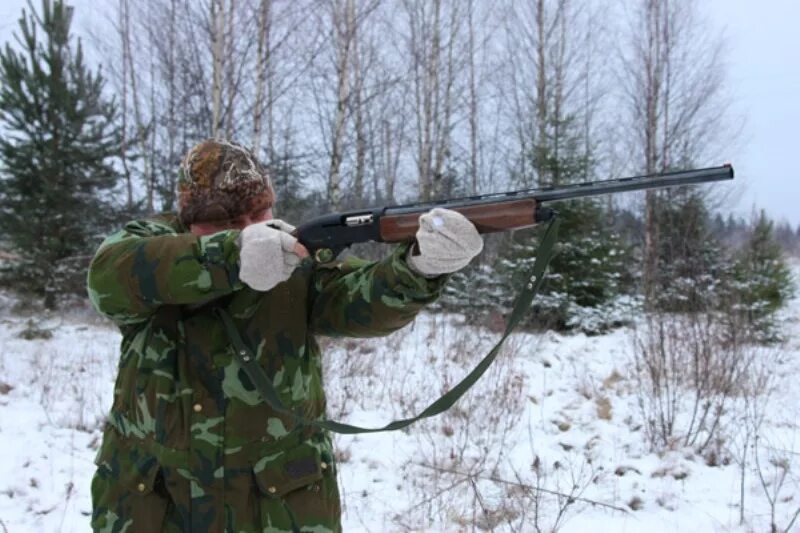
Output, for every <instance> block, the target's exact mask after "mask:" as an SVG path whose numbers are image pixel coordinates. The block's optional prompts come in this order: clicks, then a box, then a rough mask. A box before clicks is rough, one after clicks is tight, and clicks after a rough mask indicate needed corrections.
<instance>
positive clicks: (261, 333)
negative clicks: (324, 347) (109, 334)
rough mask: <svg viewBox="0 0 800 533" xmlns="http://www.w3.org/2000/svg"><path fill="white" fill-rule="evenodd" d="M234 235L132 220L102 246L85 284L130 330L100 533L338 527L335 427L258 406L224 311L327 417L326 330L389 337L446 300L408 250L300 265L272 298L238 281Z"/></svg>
mask: <svg viewBox="0 0 800 533" xmlns="http://www.w3.org/2000/svg"><path fill="white" fill-rule="evenodd" d="M238 234H239V232H238V231H236V230H228V231H223V232H220V233H216V234H214V235H209V236H203V237H197V236H194V235H192V234H190V233H187V232H186V230H185V228H183V227H182V225H181V224H180V222H179V221H178V220H177V218H176V217H174V216H165V217H160V218H157V219H153V220H148V221H137V222H131V223H129V224H127V225H126V226H125V228H124V229H123V230H122V231H120V232H118V233H116V234H114V235H112V236H110V237H109V238H108V239H106V240H105V241H104V243H103V244H102V245H101V246H100V248H99V250H98V252H97V254H96V256H95V258H94V260H93V261H92V264H91V267H90V270H89V277H88V291H89V296H90V299H91V301H92V303H93V305H94V306H95V308H96V309H97V310H98V311H99V312H100V313H102V314H103V315H105V316H107V317H109V318H111V319H112V320H114V321H115V322H116V323H117V325H118V326H119V328H120V330H121V332H122V334H123V339H122V345H121V357H120V362H119V373H118V377H117V381H116V385H115V388H114V402H113V405H112V408H111V412H110V414H109V418H108V423H107V426H106V429H105V432H104V436H103V443H102V446H101V448H100V450H99V452H98V454H97V459H96V463H97V471H96V474H95V476H94V479H93V481H92V500H93V514H92V528H93V530H94V531H103V532H122V531H125V532H148V533H149V532H156V531H195V532H201V531H202V532H206V531H214V532H223V531H225V532H234V531H235V532H255V531H259V532H283V531H286V532H296V531H314V532H319V533H323V532H328V531H340V530H341V526H340V514H341V510H340V501H339V493H338V488H337V484H336V465H335V462H334V457H333V449H332V445H331V440H330V438H329V436H328V435H327V434H325V433H324V432H320V431H318V430H315V429H314V428H309V427H296V426H295V425H293V422H292V421H291V420H289V419H288V418H287V417H282V416H280V415H279V414H277V413H275V412H272V410H271V409H270V408H269V407H268V406H267V405H266V404H265V403H264V402H263V401H262V400H261V398H260V397H259V395H258V393H257V391H256V390H255V388H254V387H253V385H252V383H251V382H250V380H249V379H248V377H247V376H246V375H245V373H244V372H243V371H242V369H241V367H240V366H239V364H238V363H237V361H236V359H235V357H234V353H233V351H232V348H231V346H230V344H229V341H228V338H227V336H226V333H225V331H224V328H223V325H222V323H221V322H220V321H219V320H218V318H217V317H216V316H215V314H214V309H215V308H216V307H217V306H222V307H223V308H224V309H225V310H226V311H227V312H228V313H229V314H230V315H231V316H232V317H233V319H234V322H235V324H236V326H237V329H238V330H239V332H240V333H241V335H242V338H243V339H244V341H245V342H246V343H247V345H248V346H249V347H250V348H251V349H252V350H253V351H254V352H255V353H256V354H257V358H258V362H259V364H261V365H262V367H263V368H264V370H265V372H266V373H267V375H268V376H269V377H270V378H271V379H272V381H273V384H274V386H275V388H276V390H277V391H278V393H279V394H280V396H281V400H282V402H283V403H284V405H286V406H288V407H289V408H290V409H293V410H294V411H295V412H297V413H298V414H300V415H301V416H303V417H305V418H307V419H312V420H313V419H320V418H322V417H324V414H325V395H324V392H323V387H322V384H323V381H322V363H321V353H320V350H319V347H318V344H317V342H316V340H315V336H317V335H328V336H352V337H367V336H378V335H386V334H388V333H390V332H392V331H395V330H397V329H398V328H401V327H403V326H404V325H406V324H408V323H409V322H410V321H411V320H413V318H414V317H415V315H416V314H417V312H418V311H419V310H420V309H421V308H422V307H423V306H424V305H425V304H427V303H429V302H431V301H433V300H434V299H435V298H436V297H437V296H438V295H439V293H440V291H441V288H442V285H443V283H444V279H443V278H438V279H426V278H425V277H423V276H421V275H419V274H415V273H413V272H412V271H411V270H409V268H408V266H407V265H406V263H405V260H404V259H403V257H404V256H405V253H406V251H407V247H406V246H400V247H398V248H397V249H396V250H395V251H394V253H392V254H391V255H390V256H389V257H387V258H386V259H384V260H382V261H379V262H364V261H359V260H347V261H345V262H335V263H330V264H327V265H322V266H320V265H316V264H314V263H313V262H312V261H311V260H309V259H307V260H304V261H303V262H302V263H301V264H300V266H299V267H298V269H297V270H296V271H295V272H294V273H293V275H292V277H291V278H289V279H288V280H287V281H286V282H284V283H281V284H279V285H277V286H276V287H275V288H274V289H272V290H270V291H268V292H257V291H254V290H251V289H249V288H248V287H246V286H244V285H243V284H242V283H241V282H240V281H239V279H238V264H237V261H238V249H237V247H236V244H235V243H236V239H237V237H238Z"/></svg>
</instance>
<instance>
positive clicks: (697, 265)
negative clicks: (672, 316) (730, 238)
mask: <svg viewBox="0 0 800 533" xmlns="http://www.w3.org/2000/svg"><path fill="white" fill-rule="evenodd" d="M660 195H661V197H662V201H660V202H659V203H658V205H657V208H656V214H655V220H656V224H657V227H658V241H657V249H656V251H657V254H658V255H657V261H658V264H657V269H656V278H655V280H654V282H655V284H656V287H657V290H656V291H655V294H656V297H655V304H656V306H657V307H658V309H661V310H664V311H675V312H699V311H708V310H710V309H714V308H716V307H717V306H718V305H719V301H720V298H721V297H722V294H721V293H720V291H721V290H724V289H723V288H724V284H721V283H720V279H723V278H725V277H726V276H727V275H728V271H729V269H730V264H729V261H728V254H726V253H725V250H724V248H723V246H722V244H721V243H720V241H719V240H718V239H717V238H716V237H715V235H714V232H713V230H712V225H713V223H712V217H711V214H710V213H709V210H708V208H707V206H706V202H705V199H704V198H703V196H702V193H701V192H700V191H699V190H698V189H697V188H689V187H681V188H677V189H670V190H667V191H663V192H661V193H660Z"/></svg>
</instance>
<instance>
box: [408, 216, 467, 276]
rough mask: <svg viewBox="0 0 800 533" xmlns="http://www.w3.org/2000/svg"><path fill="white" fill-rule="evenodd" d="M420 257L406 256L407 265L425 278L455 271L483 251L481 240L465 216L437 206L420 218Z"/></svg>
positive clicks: (418, 236) (418, 238)
mask: <svg viewBox="0 0 800 533" xmlns="http://www.w3.org/2000/svg"><path fill="white" fill-rule="evenodd" d="M417 245H418V246H419V255H414V254H413V253H409V255H408V257H407V259H406V260H407V261H408V264H409V266H410V267H411V268H412V269H413V270H415V271H417V272H419V273H420V274H423V275H425V276H438V275H441V274H448V273H450V272H455V271H456V270H460V269H462V268H464V267H465V266H467V264H468V263H469V262H470V261H471V260H472V258H473V257H475V256H476V255H478V254H479V253H480V252H481V250H483V238H481V236H480V234H479V233H478V230H477V229H476V228H475V226H474V225H473V224H472V222H470V221H469V219H467V217H465V216H464V215H462V214H461V213H459V212H457V211H451V210H450V209H442V208H440V207H436V208H434V209H431V210H430V211H429V212H427V213H425V214H424V215H422V216H420V217H419V230H417Z"/></svg>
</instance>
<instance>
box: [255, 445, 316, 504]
mask: <svg viewBox="0 0 800 533" xmlns="http://www.w3.org/2000/svg"><path fill="white" fill-rule="evenodd" d="M325 466H327V465H325ZM322 473H323V464H322V459H321V454H320V451H319V449H318V448H317V447H315V446H313V445H312V444H308V443H303V444H300V445H298V446H293V447H292V448H290V449H288V450H282V451H276V452H275V453H273V454H270V455H267V456H265V457H262V458H261V459H260V460H259V461H257V462H256V464H255V465H254V466H253V475H254V476H255V480H256V485H257V486H258V489H259V491H260V492H261V493H262V494H263V495H264V496H267V497H268V498H273V499H275V498H282V497H284V496H285V495H287V494H288V493H290V492H292V491H293V490H297V489H299V488H301V487H305V486H306V485H310V484H312V483H314V482H316V481H319V480H320V479H322Z"/></svg>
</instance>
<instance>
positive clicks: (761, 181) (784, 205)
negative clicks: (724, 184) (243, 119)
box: [0, 0, 800, 227]
mask: <svg viewBox="0 0 800 533" xmlns="http://www.w3.org/2000/svg"><path fill="white" fill-rule="evenodd" d="M100 1H103V0H94V1H90V0H73V2H71V3H72V4H73V5H75V6H76V8H77V20H76V23H77V30H78V31H79V33H82V32H83V31H85V30H86V28H87V27H88V25H89V24H90V20H89V17H88V16H87V13H88V12H90V11H91V10H89V9H87V8H88V6H90V5H95V6H96V5H98V4H97V3H95V2H100ZM105 1H106V2H108V1H109V0H105ZM698 1H700V0H698ZM706 2H707V7H708V9H709V11H708V13H709V15H710V16H711V17H712V21H713V23H714V24H715V25H717V26H718V29H724V31H725V33H726V35H727V43H728V47H729V51H728V52H729V55H728V58H729V66H730V70H729V72H728V76H729V77H728V79H729V81H730V84H731V93H732V94H733V96H734V98H735V112H736V113H738V114H740V115H742V116H744V117H745V128H744V131H743V133H742V139H741V142H740V143H739V145H737V146H736V147H732V148H731V151H730V153H729V154H728V155H727V157H726V159H727V161H709V162H708V166H715V165H718V164H721V163H723V162H731V163H733V165H734V168H735V170H736V174H737V181H738V182H740V184H741V185H742V187H743V188H742V193H741V195H739V197H738V199H737V200H738V201H737V203H736V205H732V206H730V207H731V209H732V210H734V211H735V212H737V213H739V214H744V215H748V214H749V213H750V212H751V211H752V209H753V208H754V207H755V208H764V209H766V210H767V212H768V213H769V215H770V216H771V217H773V218H775V219H777V220H788V221H789V222H790V223H791V224H792V225H793V226H795V227H796V226H798V225H800V209H798V207H797V203H798V200H800V172H797V167H798V161H797V160H795V159H794V156H795V155H798V156H800V142H798V140H799V139H800V134H798V129H800V29H798V25H797V23H798V21H800V0H760V1H756V0H706ZM24 5H25V0H0V42H4V41H6V40H7V39H9V38H10V37H11V32H12V31H14V30H16V25H17V23H16V21H17V19H18V17H19V13H20V10H21V8H22V6H24ZM34 5H35V6H37V8H38V6H39V5H40V0H34ZM795 150H797V152H798V153H797V154H796V153H795Z"/></svg>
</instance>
